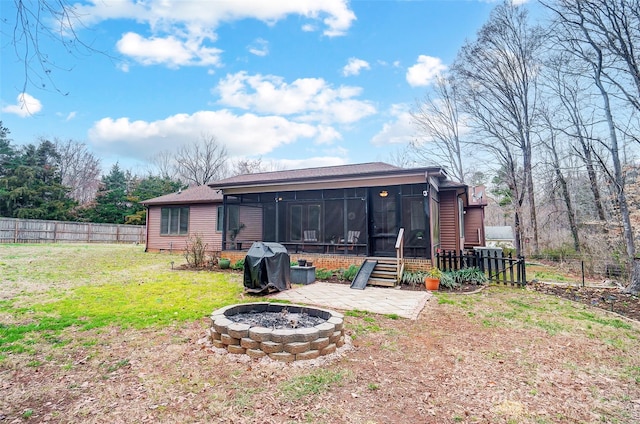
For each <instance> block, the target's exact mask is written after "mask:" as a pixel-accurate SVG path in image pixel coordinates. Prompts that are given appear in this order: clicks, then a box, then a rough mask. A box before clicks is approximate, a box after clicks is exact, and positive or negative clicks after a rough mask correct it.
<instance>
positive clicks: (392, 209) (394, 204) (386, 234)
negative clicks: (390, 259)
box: [369, 187, 400, 256]
mask: <svg viewBox="0 0 640 424" xmlns="http://www.w3.org/2000/svg"><path fill="white" fill-rule="evenodd" d="M397 190H398V188H397V187H374V188H371V189H370V192H369V199H370V201H371V204H370V205H371V207H370V211H371V213H370V215H369V217H370V218H369V234H370V246H371V255H373V256H395V255H396V250H395V244H396V238H397V237H398V230H399V222H398V218H399V217H400V205H399V204H398V198H399V197H398V195H397V193H396V192H397Z"/></svg>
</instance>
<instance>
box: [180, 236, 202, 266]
mask: <svg viewBox="0 0 640 424" xmlns="http://www.w3.org/2000/svg"><path fill="white" fill-rule="evenodd" d="M184 257H185V259H186V260H187V264H189V266H191V267H195V268H201V267H203V266H205V264H206V262H207V244H206V243H204V242H203V241H202V236H201V235H200V234H194V235H193V236H189V238H188V239H187V242H186V246H185V248H184Z"/></svg>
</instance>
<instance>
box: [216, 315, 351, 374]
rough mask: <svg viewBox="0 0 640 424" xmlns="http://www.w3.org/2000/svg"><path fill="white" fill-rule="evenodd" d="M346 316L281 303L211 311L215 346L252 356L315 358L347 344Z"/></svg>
mask: <svg viewBox="0 0 640 424" xmlns="http://www.w3.org/2000/svg"><path fill="white" fill-rule="evenodd" d="M343 322H344V315H342V314H340V313H338V312H334V311H330V310H327V309H319V308H312V307H308V306H301V305H289V304H282V303H267V302H260V303H244V304H240V305H230V306H227V307H224V308H221V309H218V310H217V311H214V312H213V313H212V314H211V324H212V325H211V329H210V331H209V332H210V336H211V341H212V343H213V345H214V346H215V347H217V348H222V349H226V350H227V351H228V352H229V353H236V354H247V355H249V356H250V357H252V358H262V357H264V356H269V357H270V358H271V359H274V360H277V361H284V362H292V361H300V360H306V359H315V358H317V357H319V356H324V355H329V354H331V353H333V352H335V351H336V349H337V348H339V347H341V346H342V345H344V329H343Z"/></svg>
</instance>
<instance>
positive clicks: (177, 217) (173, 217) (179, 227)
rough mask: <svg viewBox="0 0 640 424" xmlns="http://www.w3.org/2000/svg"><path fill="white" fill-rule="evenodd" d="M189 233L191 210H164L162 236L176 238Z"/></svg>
mask: <svg viewBox="0 0 640 424" xmlns="http://www.w3.org/2000/svg"><path fill="white" fill-rule="evenodd" d="M188 233H189V208H188V207H175V208H162V212H161V219H160V235H163V236H174V235H186V234H188Z"/></svg>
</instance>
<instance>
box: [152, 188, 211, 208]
mask: <svg viewBox="0 0 640 424" xmlns="http://www.w3.org/2000/svg"><path fill="white" fill-rule="evenodd" d="M140 203H142V204H143V205H179V204H189V203H222V193H221V192H220V190H215V189H213V188H211V187H209V186H207V185H202V186H196V187H189V188H188V189H186V190H181V191H177V192H175V193H171V194H165V195H164V196H160V197H154V198H153V199H149V200H145V201H143V202H140Z"/></svg>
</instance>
